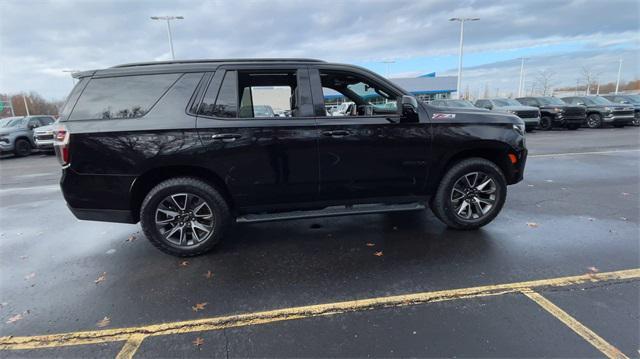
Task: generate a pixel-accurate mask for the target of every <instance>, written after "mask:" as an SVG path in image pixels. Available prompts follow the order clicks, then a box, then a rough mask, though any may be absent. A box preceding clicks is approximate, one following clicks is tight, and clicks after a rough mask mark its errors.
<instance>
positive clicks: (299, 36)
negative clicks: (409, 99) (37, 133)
mask: <svg viewBox="0 0 640 359" xmlns="http://www.w3.org/2000/svg"><path fill="white" fill-rule="evenodd" d="M1 7H2V13H3V20H2V22H0V49H1V51H0V88H1V89H2V91H10V92H17V91H22V90H36V91H38V92H40V93H42V94H43V95H45V96H46V97H52V98H62V97H64V96H65V95H66V93H67V92H68V91H69V90H70V85H71V81H70V80H67V79H65V78H64V76H61V75H60V74H57V73H56V71H57V70H58V69H83V70H86V69H92V68H104V67H108V66H113V65H116V64H121V63H129V62H138V61H150V60H167V59H169V58H170V54H169V52H168V44H167V33H166V24H165V23H164V22H162V21H152V20H150V19H149V17H150V16H152V15H182V16H184V17H185V19H184V20H178V21H175V22H173V23H172V29H173V39H174V45H175V52H176V56H177V57H178V58H191V59H193V58H225V57H289V56H291V57H293V56H296V57H317V58H323V59H326V60H330V61H338V62H347V63H350V62H367V61H380V60H382V59H396V60H401V59H415V58H426V57H437V56H450V55H455V54H457V45H458V36H459V27H458V25H457V23H452V22H449V21H447V19H449V18H450V17H455V16H478V17H480V18H481V20H480V21H478V22H474V23H470V24H468V26H467V28H466V31H465V51H466V53H468V54H469V53H490V52H514V54H515V53H516V52H517V51H520V50H522V49H530V48H534V47H548V46H560V47H562V46H564V45H566V46H567V51H566V53H567V54H571V53H573V54H574V55H573V56H582V55H580V53H581V52H580V51H577V50H581V51H582V50H584V49H585V48H587V49H591V48H594V49H595V50H593V51H594V52H592V54H595V53H596V52H598V51H599V52H600V53H602V54H608V53H610V51H612V50H611V48H612V47H626V48H634V49H636V50H637V49H638V48H640V45H639V43H638V41H639V40H638V37H637V31H638V23H639V21H640V19H639V15H638V14H639V13H640V5H639V4H638V2H637V1H634V0H620V1H557V0H539V1H538V0H531V1H517V2H516V1H498V0H484V1H474V0H462V1H450V0H433V1H415V0H399V1H391V0H389V1H365V0H362V1H334V2H331V3H329V4H327V3H326V2H319V1H311V0H308V1H288V0H281V1H203V2H193V1H187V0H181V1H165V0H160V1H150V0H146V1H135V2H130V1H121V0H119V1H106V0H102V1H101V0H98V1H79V0H78V1H71V0H59V1H40V0H22V1H20V0H13V1H11V0H5V1H4V2H2V5H1ZM34 19H37V21H33V20H34ZM576 44H578V45H576ZM575 46H579V47H581V49H576V48H575ZM570 47H571V49H569V48H570ZM555 59H556V58H555V57H550V58H548V59H547V60H548V61H555ZM607 60H608V59H607ZM635 61H637V58H636V60H635ZM486 62H493V61H492V60H491V58H487V61H486ZM636 64H637V62H636ZM426 65H428V63H427V64H426ZM549 65H551V63H549ZM558 65H562V64H558ZM424 67H425V68H427V67H428V66H424ZM451 67H452V68H453V67H455V61H453V62H452V64H451ZM411 70H412V69H407V71H404V72H407V73H409V72H411ZM419 70H421V69H420V68H416V69H415V71H416V72H419ZM485 73H490V74H494V73H492V72H485ZM63 74H64V73H63ZM470 74H471V72H470ZM497 74H498V75H499V73H497Z"/></svg>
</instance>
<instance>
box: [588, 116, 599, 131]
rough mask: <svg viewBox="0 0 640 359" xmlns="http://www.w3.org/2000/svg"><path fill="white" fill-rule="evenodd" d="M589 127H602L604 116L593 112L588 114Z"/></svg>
mask: <svg viewBox="0 0 640 359" xmlns="http://www.w3.org/2000/svg"><path fill="white" fill-rule="evenodd" d="M587 127H589V128H600V127H602V116H600V114H597V113H592V114H589V116H587Z"/></svg>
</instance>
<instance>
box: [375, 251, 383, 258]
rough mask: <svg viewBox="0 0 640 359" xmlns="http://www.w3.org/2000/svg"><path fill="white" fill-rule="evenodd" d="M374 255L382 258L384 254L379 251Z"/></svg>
mask: <svg viewBox="0 0 640 359" xmlns="http://www.w3.org/2000/svg"><path fill="white" fill-rule="evenodd" d="M373 255H374V256H376V257H382V256H383V253H382V251H378V252H375V253H374V254H373Z"/></svg>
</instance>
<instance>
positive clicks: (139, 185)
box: [130, 166, 234, 222]
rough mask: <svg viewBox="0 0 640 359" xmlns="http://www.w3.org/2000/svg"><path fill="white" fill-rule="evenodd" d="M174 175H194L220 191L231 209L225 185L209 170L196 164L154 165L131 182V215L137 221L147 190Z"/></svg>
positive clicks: (231, 204)
mask: <svg viewBox="0 0 640 359" xmlns="http://www.w3.org/2000/svg"><path fill="white" fill-rule="evenodd" d="M176 177H195V178H198V179H201V180H203V181H205V182H207V183H209V184H210V185H212V186H213V187H214V188H215V189H216V190H218V191H219V192H220V194H221V195H222V197H223V198H224V199H225V201H227V204H228V205H229V208H230V209H231V210H232V211H233V209H234V202H233V197H232V196H231V193H230V192H229V189H228V187H227V185H226V184H225V183H224V181H223V180H222V178H221V177H220V176H218V175H217V174H216V173H214V172H213V171H211V170H208V169H206V168H204V167H198V166H165V167H156V168H153V169H150V170H148V171H146V172H144V173H143V174H142V175H140V176H138V177H137V178H136V179H135V181H134V182H133V183H132V184H131V189H130V194H131V196H130V198H131V206H130V208H131V215H132V216H133V218H134V220H135V221H136V222H137V221H138V220H140V207H141V205H142V201H144V198H145V196H146V195H147V193H149V191H150V190H151V189H152V188H153V187H155V186H156V185H158V184H159V183H160V182H162V181H165V180H167V179H170V178H176Z"/></svg>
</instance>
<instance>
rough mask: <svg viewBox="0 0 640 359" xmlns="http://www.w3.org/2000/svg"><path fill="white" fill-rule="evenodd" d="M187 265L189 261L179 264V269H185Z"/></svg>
mask: <svg viewBox="0 0 640 359" xmlns="http://www.w3.org/2000/svg"><path fill="white" fill-rule="evenodd" d="M188 265H189V261H182V262H180V267H186V266H188Z"/></svg>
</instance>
